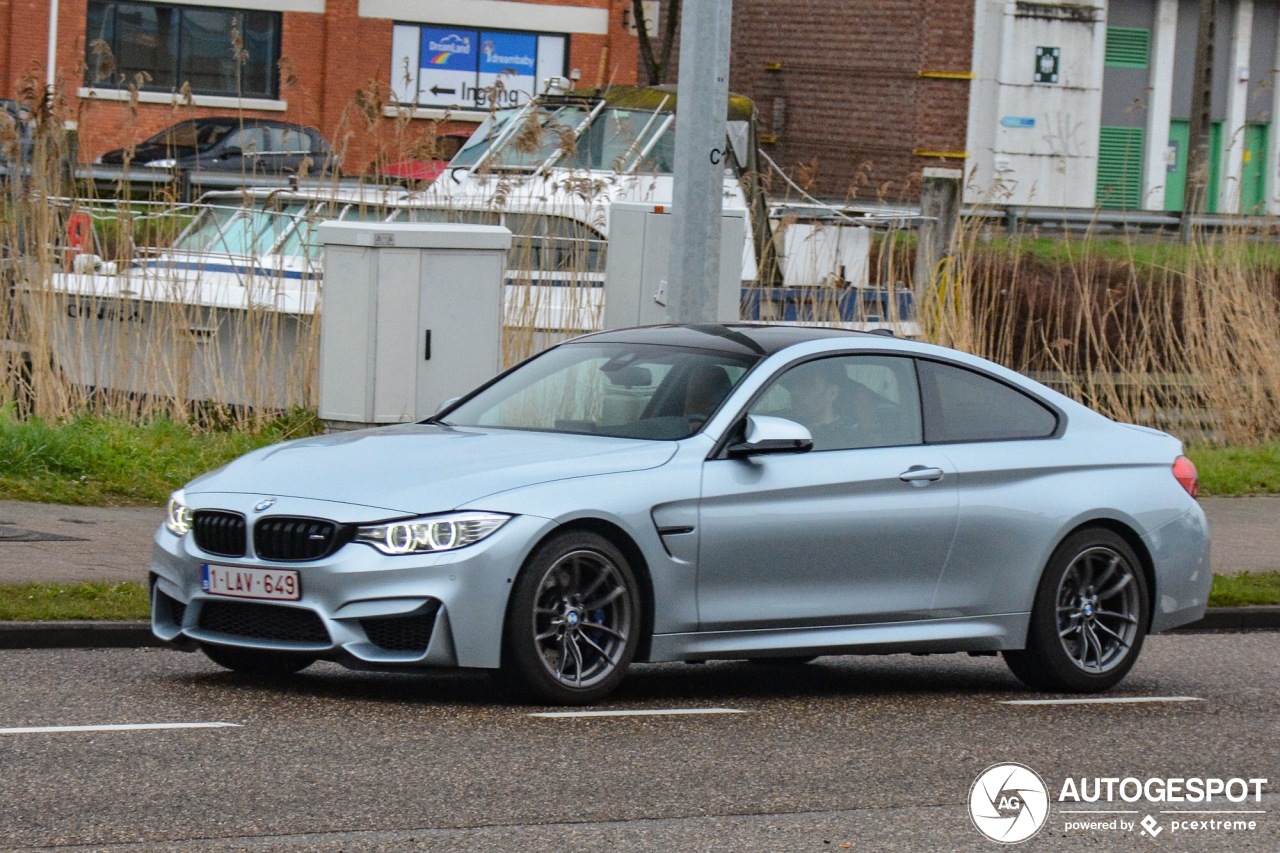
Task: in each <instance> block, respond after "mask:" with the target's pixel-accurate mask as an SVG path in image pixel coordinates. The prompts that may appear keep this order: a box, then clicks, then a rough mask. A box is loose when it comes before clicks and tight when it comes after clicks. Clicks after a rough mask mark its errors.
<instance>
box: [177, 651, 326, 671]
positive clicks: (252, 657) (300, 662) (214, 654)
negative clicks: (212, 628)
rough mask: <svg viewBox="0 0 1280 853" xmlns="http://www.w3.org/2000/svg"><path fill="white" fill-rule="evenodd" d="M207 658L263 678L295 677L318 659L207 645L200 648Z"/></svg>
mask: <svg viewBox="0 0 1280 853" xmlns="http://www.w3.org/2000/svg"><path fill="white" fill-rule="evenodd" d="M200 650H201V651H202V652H204V654H205V657H207V658H209V660H211V661H213V662H214V663H216V664H217V665H218V666H221V667H225V668H226V669H230V670H233V671H235V672H239V673H243V674H244V675H256V676H259V677H262V678H279V677H281V676H285V675H293V674H294V673H295V672H300V671H301V670H304V669H306V668H307V667H309V666H311V664H313V663H315V662H316V661H317V660H318V658H316V657H315V656H313V655H304V654H295V653H293V652H264V651H258V650H256V649H241V648H236V647H234V646H216V645H213V644H205V645H202V646H201V647H200Z"/></svg>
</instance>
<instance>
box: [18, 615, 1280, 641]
mask: <svg viewBox="0 0 1280 853" xmlns="http://www.w3.org/2000/svg"><path fill="white" fill-rule="evenodd" d="M1245 631H1280V606H1275V607H1272V606H1268V607H1211V608H1209V611H1208V612H1207V613H1206V614H1205V616H1204V618H1203V619H1201V620H1200V621H1199V622H1192V623H1191V624H1190V625H1183V626H1182V627H1181V628H1175V629H1174V630H1172V631H1170V632H1169V633H1171V634H1208V633H1233V632H1245ZM165 645H166V644H165V643H164V642H162V641H160V640H159V639H157V638H156V637H155V635H153V634H152V633H151V624H150V623H149V622H89V621H86V622H0V649H137V648H149V647H162V646H165Z"/></svg>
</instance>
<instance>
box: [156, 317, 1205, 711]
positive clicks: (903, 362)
mask: <svg viewBox="0 0 1280 853" xmlns="http://www.w3.org/2000/svg"><path fill="white" fill-rule="evenodd" d="M1195 494H1196V472H1195V467H1194V466H1193V465H1192V464H1191V462H1190V461H1189V460H1188V459H1186V458H1185V457H1184V456H1182V447H1181V444H1180V443H1179V442H1178V440H1177V439H1175V438H1173V437H1171V436H1169V435H1167V434H1165V433H1162V432H1158V431H1156V430H1152V429H1147V428H1144V427H1138V426H1132V425H1127V424H1121V423H1117V422H1115V421H1112V420H1109V419H1107V418H1105V417H1103V416H1102V415H1100V414H1097V413H1096V412H1093V411H1092V410H1090V409H1088V408H1086V407H1084V406H1082V405H1080V404H1078V403H1075V402H1073V401H1072V400H1070V399H1068V398H1066V397H1064V396H1062V395H1061V394H1058V393H1056V392H1054V391H1052V390H1050V389H1048V388H1046V387H1044V386H1042V385H1039V384H1037V383H1035V382H1033V381H1031V380H1029V379H1027V378H1025V377H1023V376H1021V375H1019V374H1017V373H1014V372H1012V371H1009V370H1006V369H1004V368H1002V367H1000V366H998V365H996V364H992V363H991V362H988V361H984V360H983V359H980V358H976V357H973V356H970V355H966V354H964V353H961V352H957V351H955V350H950V349H945V348H942V347H938V346H932V345H928V344H923V343H918V342H913V341H907V340H900V339H895V338H893V337H887V336H882V335H877V334H866V333H858V332H844V331H839V330H831V329H814V328H797V327H780V326H772V327H771V326H753V325H723V326H722V325H708V326H661V327H647V328H638V329H624V330H621V331H610V332H603V333H600V334H594V335H587V336H585V337H581V338H577V339H575V340H572V341H568V342H566V343H563V344H560V345H558V346H555V347H553V348H551V349H549V350H547V351H546V352H543V353H541V354H540V355H537V356H535V357H533V358H531V359H529V360H528V361H526V362H524V363H522V364H520V365H518V366H516V367H514V368H512V369H511V370H509V371H507V372H505V373H503V374H501V375H500V376H498V377H496V378H495V379H493V380H492V381H490V382H488V383H487V384H485V385H484V386H482V387H480V388H478V389H477V390H475V391H473V392H472V393H470V394H469V395H467V396H465V397H463V398H461V399H459V400H457V401H454V402H452V403H450V404H448V405H447V406H446V407H444V408H443V409H442V410H441V411H440V412H439V413H438V414H437V415H436V416H434V417H432V418H430V419H428V420H426V421H423V422H421V423H411V424H404V425H399V426H392V427H385V428H380V429H370V430H363V431H358V432H349V433H341V434H333V435H326V436H323V437H317V438H307V439H301V440H297V441H290V442H286V443H283V444H279V445H275V446H273V447H267V448H264V449H262V450H258V451H255V452H253V453H250V454H248V455H246V456H244V457H242V458H240V459H238V460H236V461H235V462H232V463H231V464H229V465H227V466H225V467H223V468H221V469H218V470H217V471H213V472H211V473H209V474H206V475H204V476H202V477H199V478H197V479H196V480H194V481H192V482H191V483H189V484H187V485H186V486H185V487H184V488H183V489H181V490H180V491H178V492H175V493H174V494H173V496H172V498H171V500H170V502H169V509H168V517H167V520H166V522H165V524H164V525H163V526H162V527H161V529H160V530H159V531H158V532H157V534H156V540H155V556H154V559H153V562H152V567H151V589H152V592H151V596H152V625H153V630H154V632H155V634H156V636H158V637H159V638H161V639H162V640H165V641H168V642H169V643H170V644H172V645H173V646H176V647H177V648H180V649H183V650H187V651H195V650H201V651H203V652H204V653H205V654H206V655H208V656H209V657H210V658H211V659H212V660H214V661H216V662H217V663H219V664H221V665H223V666H225V667H229V668H230V669H233V670H237V671H242V672H248V673H257V674H269V675H284V674H288V673H292V672H296V671H298V670H300V669H302V668H303V667H306V666H308V665H310V664H311V663H313V662H315V661H317V660H320V659H325V660H332V661H337V662H339V663H342V664H345V665H347V666H350V667H353V668H363V669H388V668H400V669H415V668H417V669H421V668H431V667H475V668H484V669H491V670H495V671H496V672H497V674H498V676H499V678H501V679H502V680H503V682H505V683H506V684H508V685H511V686H513V687H515V688H517V689H518V690H519V691H521V692H522V693H523V694H524V695H526V696H528V697H530V698H532V699H535V700H538V701H544V702H551V703H564V704H573V703H586V702H592V701H596V700H598V699H600V698H602V697H604V696H605V695H607V694H608V693H609V692H610V691H611V690H612V689H613V688H615V687H616V686H617V685H618V683H619V682H620V681H621V680H622V678H623V677H624V675H625V674H626V672H627V669H628V668H629V667H631V666H632V665H634V664H637V663H641V662H646V661H704V660H717V659H751V660H754V659H774V660H775V661H778V662H794V663H802V662H805V661H808V660H810V659H812V658H814V657H816V656H819V655H832V654H858V653H878V654H879V653H888V652H912V653H951V652H973V653H996V652H1000V653H1002V654H1003V655H1004V658H1005V660H1006V661H1007V662H1008V665H1009V666H1010V667H1011V668H1012V670H1013V672H1014V673H1015V674H1016V675H1017V676H1018V678H1020V679H1021V680H1022V681H1024V682H1025V683H1027V684H1028V685H1031V686H1032V687H1034V688H1037V689H1041V690H1051V691H1100V690H1105V689H1107V688H1110V687H1111V686H1112V685H1114V684H1116V683H1117V682H1119V681H1120V680H1121V679H1122V678H1123V677H1124V676H1125V674H1126V673H1127V672H1128V671H1129V669H1130V668H1131V667H1132V666H1133V664H1134V661H1135V660H1136V659H1137V657H1138V654H1139V652H1140V651H1141V649H1142V644H1143V639H1144V638H1145V636H1146V635H1147V634H1149V633H1152V632H1158V631H1165V630H1168V629H1170V628H1174V627H1176V626H1178V625H1181V624H1184V623H1187V622H1191V621H1193V620H1195V619H1198V618H1199V617H1200V616H1202V615H1203V613H1204V609H1205V605H1206V601H1207V598H1208V594H1209V586H1210V581H1211V577H1212V574H1211V570H1210V565H1209V536H1208V529H1207V526H1206V524H1205V517H1204V514H1203V512H1201V510H1200V507H1199V505H1198V504H1197V502H1196V499H1195Z"/></svg>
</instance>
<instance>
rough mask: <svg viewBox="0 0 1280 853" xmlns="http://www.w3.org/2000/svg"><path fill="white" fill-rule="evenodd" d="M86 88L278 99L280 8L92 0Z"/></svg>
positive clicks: (86, 47) (86, 60)
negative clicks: (186, 89)
mask: <svg viewBox="0 0 1280 853" xmlns="http://www.w3.org/2000/svg"><path fill="white" fill-rule="evenodd" d="M85 33H86V37H85V69H86V70H85V85H87V86H91V87H94V88H110V89H115V88H120V89H124V88H128V87H129V86H136V87H137V88H138V89H139V90H141V91H149V92H173V91H178V90H181V89H182V88H183V86H189V87H190V90H191V92H192V93H193V94H197V95H230V96H239V97H247V98H275V97H276V96H277V94H278V92H279V85H278V78H277V75H276V63H277V61H278V60H279V59H280V13H279V12H257V11H250V10H247V9H219V8H208V7H203V6H175V5H172V4H168V3H164V4H162V3H143V2H109V0H89V12H88V25H87V27H86V30H85Z"/></svg>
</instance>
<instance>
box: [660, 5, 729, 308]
mask: <svg viewBox="0 0 1280 853" xmlns="http://www.w3.org/2000/svg"><path fill="white" fill-rule="evenodd" d="M732 22H733V0H696V2H692V3H685V4H684V6H683V20H682V21H681V24H680V79H679V82H678V84H677V86H676V150H675V175H674V177H675V192H674V197H673V199H672V202H673V204H672V211H671V233H672V235H673V239H672V246H671V260H670V266H669V267H668V274H667V295H668V296H667V299H668V302H667V316H668V317H670V318H671V321H672V322H674V323H713V322H715V321H716V320H717V319H719V318H717V317H716V316H715V313H716V299H715V296H714V291H715V288H716V287H717V282H718V281H719V279H720V216H721V211H722V209H723V206H724V170H725V164H726V161H727V158H728V156H729V154H728V152H727V150H726V149H727V148H728V138H727V136H726V130H725V118H726V116H727V114H728V105H729V30H730V25H731V24H732Z"/></svg>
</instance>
